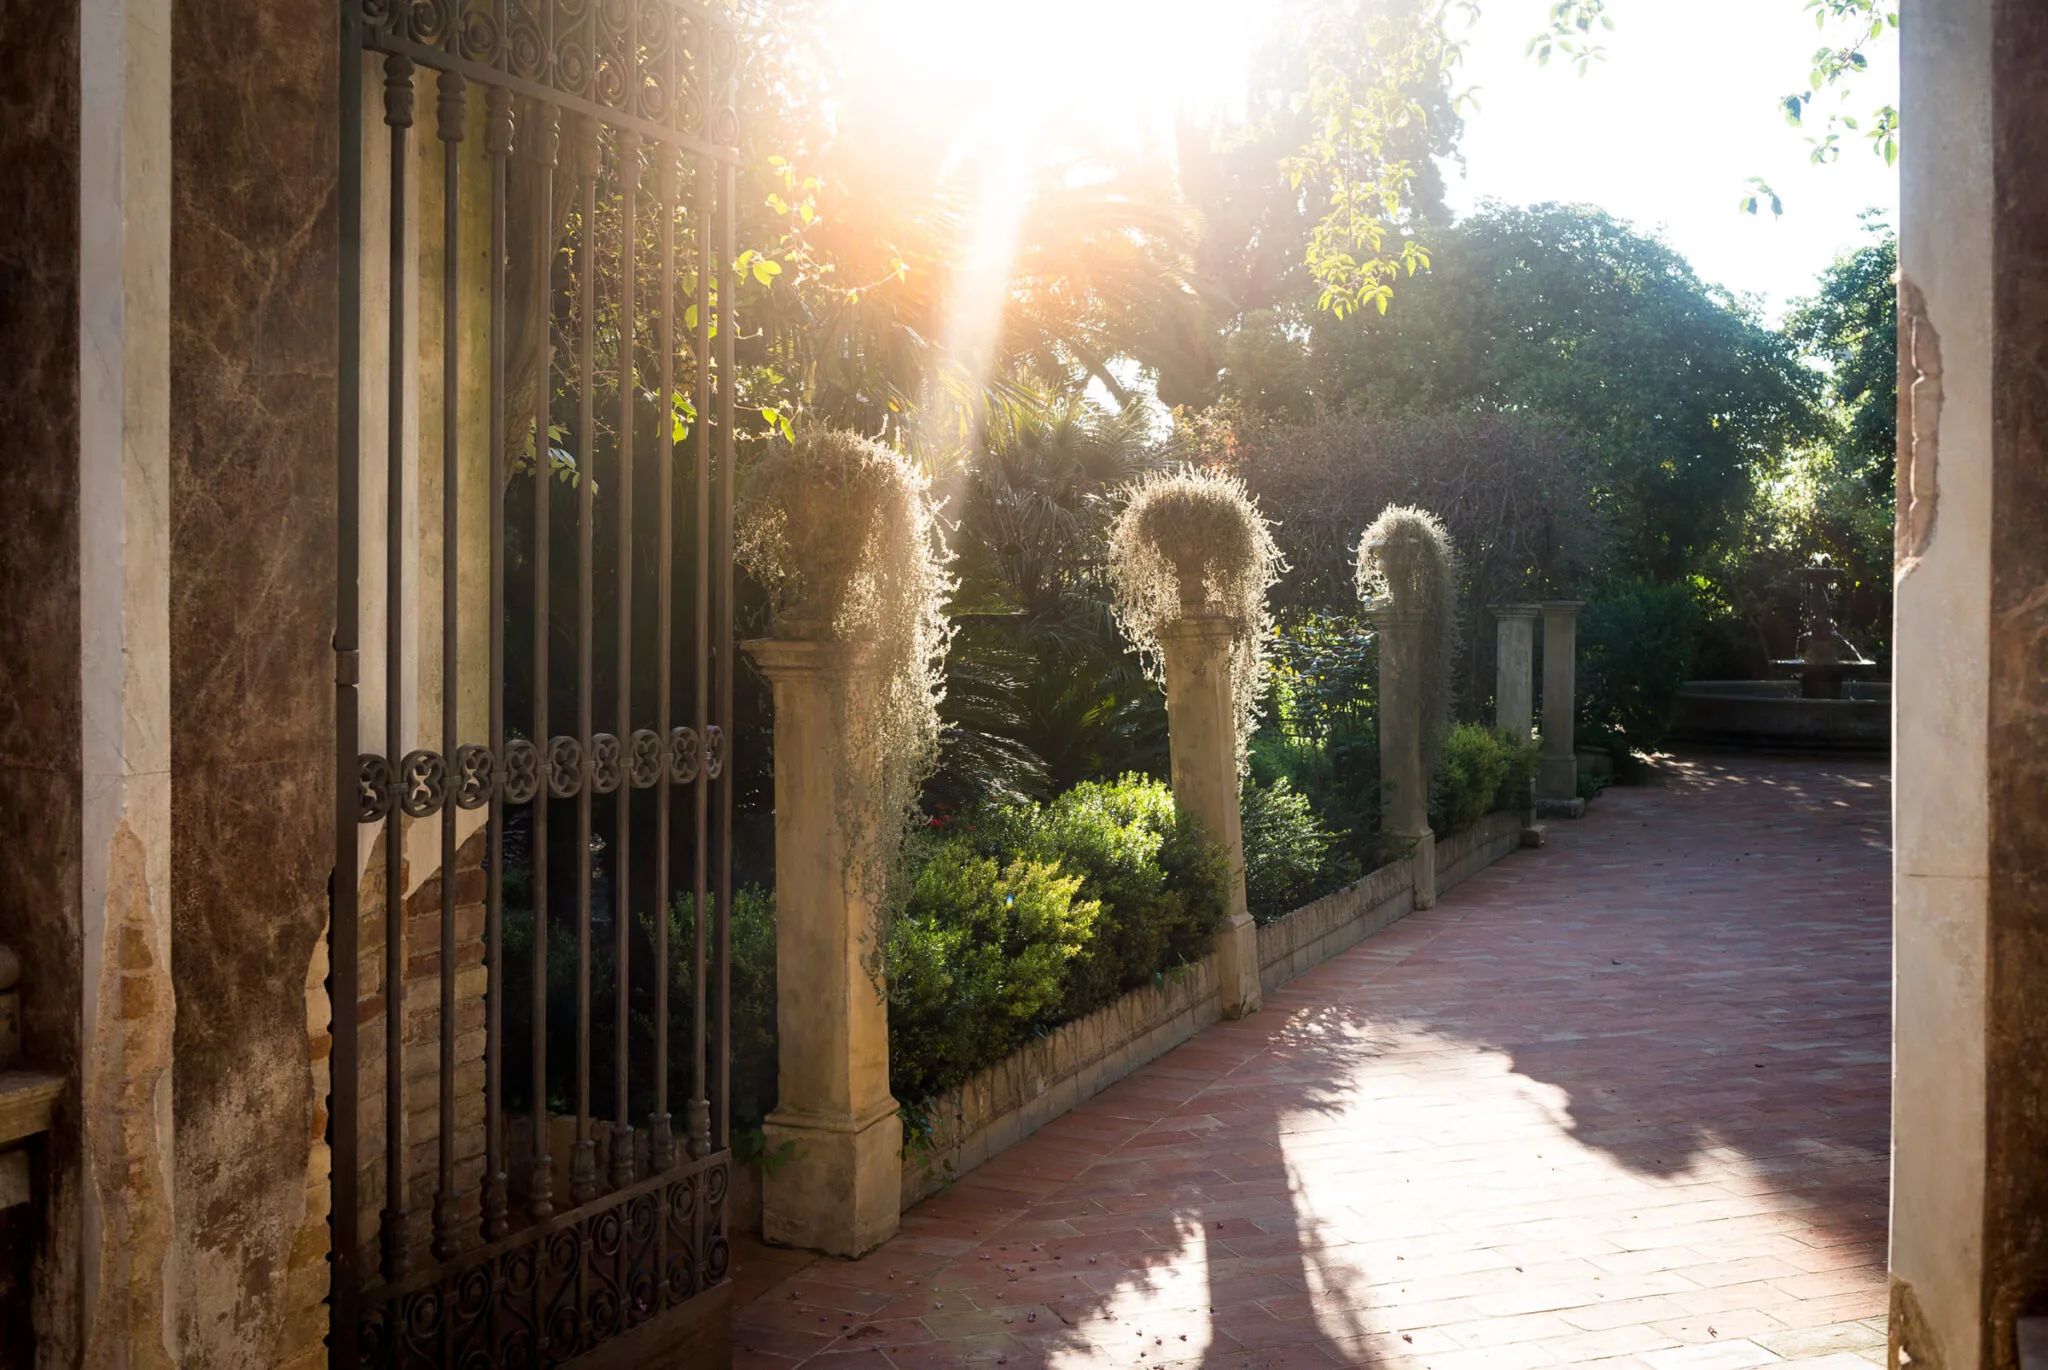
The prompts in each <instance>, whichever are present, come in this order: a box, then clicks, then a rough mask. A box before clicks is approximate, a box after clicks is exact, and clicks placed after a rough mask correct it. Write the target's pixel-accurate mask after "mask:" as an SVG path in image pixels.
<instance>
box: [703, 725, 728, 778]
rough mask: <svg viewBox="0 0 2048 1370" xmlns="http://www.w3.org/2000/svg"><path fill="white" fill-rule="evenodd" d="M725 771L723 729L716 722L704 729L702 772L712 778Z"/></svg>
mask: <svg viewBox="0 0 2048 1370" xmlns="http://www.w3.org/2000/svg"><path fill="white" fill-rule="evenodd" d="M724 773H725V729H723V728H721V727H719V726H718V725H717V724H716V723H714V724H712V725H711V726H710V727H708V728H706V729H705V730H704V774H706V775H708V776H710V777H711V778H712V779H713V780H716V779H718V777H719V776H721V775H723V774H724Z"/></svg>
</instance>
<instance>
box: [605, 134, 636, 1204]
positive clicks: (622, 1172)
mask: <svg viewBox="0 0 2048 1370" xmlns="http://www.w3.org/2000/svg"><path fill="white" fill-rule="evenodd" d="M617 155H618V166H619V194H620V203H619V546H618V554H619V570H618V592H617V593H618V597H619V608H618V620H619V664H618V671H619V679H618V715H617V717H616V718H615V719H614V721H613V723H612V730H613V732H615V733H616V734H617V735H618V736H619V738H620V739H621V740H622V741H623V740H624V739H627V738H633V747H632V753H631V755H632V763H631V766H630V767H629V774H628V775H627V776H623V777H621V783H620V785H619V791H618V793H619V799H618V817H617V823H616V834H615V838H614V840H615V842H616V843H617V846H618V852H617V854H616V855H614V856H613V858H612V940H613V944H614V945H613V950H612V954H613V956H614V958H615V959H616V961H617V963H618V971H617V989H616V992H615V994H614V996H613V997H614V999H615V1000H616V1002H615V1004H614V1005H613V1023H612V1028H613V1033H614V1035H615V1037H616V1039H617V1040H616V1043H615V1051H616V1053H617V1059H616V1060H615V1061H614V1062H613V1063H612V1083H613V1087H614V1089H615V1090H616V1092H617V1096H618V1097H617V1105H618V1108H617V1115H616V1118H615V1120H614V1122H613V1123H612V1164H611V1182H612V1188H613V1189H624V1188H625V1187H626V1186H627V1185H630V1184H631V1183H633V1116H632V1104H631V1103H630V1102H629V1101H628V1099H627V1095H626V1077H627V1074H628V1071H627V1060H626V1056H627V1018H628V1012H627V1011H628V1009H629V1008H630V1007H631V1004H632V998H633V996H632V985H633V976H632V964H633V963H632V939H631V932H632V928H633V916H632V911H633V862H632V860H631V857H632V851H633V845H632V838H633V789H634V787H635V786H636V785H637V784H638V783H639V778H640V777H639V769H640V763H639V756H640V746H639V739H638V738H637V737H635V735H634V732H633V389H634V384H633V353H634V350H635V347H636V345H637V339H636V338H635V336H634V332H633V328H634V323H635V320H634V317H633V314H634V311H633V303H634V299H633V297H634V295H635V294H636V293H637V292H638V290H639V280H638V278H637V277H636V276H635V274H634V269H635V265H636V263H635V261H634V251H633V249H634V246H635V243H634V233H635V231H636V229H637V224H636V223H635V216H634V210H635V209H636V208H637V207H638V206H637V201H638V200H639V198H640V136H639V135H638V134H636V133H633V132H631V131H626V132H622V133H620V134H619V136H618V142H617Z"/></svg>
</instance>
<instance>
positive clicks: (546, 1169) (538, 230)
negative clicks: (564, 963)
mask: <svg viewBox="0 0 2048 1370" xmlns="http://www.w3.org/2000/svg"><path fill="white" fill-rule="evenodd" d="M533 113H534V131H533V135H534V136H533V142H532V150H533V180H534V192H533V194H534V217H533V225H534V262H533V272H534V282H533V298H534V315H535V317H534V324H533V327H534V340H535V347H536V349H537V350H538V353H539V359H538V360H537V361H536V362H535V363H534V376H533V742H534V745H535V746H536V747H538V748H540V749H541V760H540V785H539V788H538V789H537V790H536V791H535V792H534V796H533V831H532V837H531V841H530V859H531V862H532V866H533V984H532V992H533V1000H532V1003H533V1105H532V1107H533V1164H532V1168H531V1169H530V1170H529V1171H528V1172H527V1183H526V1211H527V1214H528V1216H530V1217H531V1218H532V1219H533V1220H534V1221H535V1222H539V1221H541V1220H542V1219H544V1218H546V1217H548V1216H550V1215H551V1214H552V1213H553V1212H554V1211H555V1202H554V1190H555V1172H554V1161H553V1160H552V1158H551V1156H550V1153H549V1150H548V801H549V799H550V798H551V797H552V796H553V794H554V771H553V766H554V755H553V753H554V749H553V747H552V746H550V745H549V743H550V738H549V736H548V640H549V620H548V588H549V583H548V576H549V568H548V562H549V556H548V553H549V547H550V542H549V534H548V491H549V489H550V487H551V486H552V485H553V484H554V459H553V453H552V451H551V449H550V446H549V443H550V437H549V433H548V399H549V396H550V394H551V393H552V391H553V388H554V352H555V349H554V334H553V319H552V312H553V311H552V309H551V303H552V300H553V298H554V289H553V280H554V261H555V212H554V195H553V191H554V180H555V154H556V151H557V149H558V147H559V145H560V128H561V117H560V115H559V114H558V113H557V112H556V110H555V107H554V106H553V105H550V104H547V103H545V102H537V103H536V104H535V105H534V110H533Z"/></svg>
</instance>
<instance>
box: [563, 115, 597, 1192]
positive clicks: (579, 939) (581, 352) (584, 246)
mask: <svg viewBox="0 0 2048 1370" xmlns="http://www.w3.org/2000/svg"><path fill="white" fill-rule="evenodd" d="M601 133H602V128H601V126H600V125H599V124H598V122H597V121H596V120H595V119H592V118H590V117H589V116H588V115H579V116H578V117H577V119H576V123H575V128H574V135H575V138H576V176H577V179H578V180H579V181H581V183H582V186H583V221H582V223H581V224H580V225H578V228H577V235H576V277H577V291H578V300H579V308H578V316H577V320H576V345H577V358H576V382H577V390H578V398H579V408H578V410H577V430H576V532H577V555H576V606H577V618H576V736H577V739H578V741H580V742H581V743H582V746H583V769H584V775H583V783H582V784H580V785H579V786H578V787H577V789H576V1141H575V1144H574V1145H573V1146H572V1147H571V1148H570V1151H569V1201H570V1202H571V1203H573V1204H577V1205H582V1204H587V1203H589V1202H590V1201H591V1200H592V1199H594V1198H596V1197H597V1142H596V1141H595V1139H593V1138H592V1136H591V1132H590V878H591V863H590V791H591V785H590V762H591V751H592V747H591V737H592V732H593V723H592V709H591V706H592V704H593V703H594V701H595V698H596V695H597V684H596V681H595V679H594V671H593V664H594V656H595V652H594V646H593V643H592V640H591V639H592V632H591V627H592V625H591V618H592V616H593V614H594V612H595V610H594V608H593V604H594V602H595V598H596V596H595V593H594V587H593V583H592V575H591V573H592V570H593V563H594V561H595V560H596V554H595V549H594V545H593V542H594V534H595V531H596V523H597V506H596V494H597V487H596V485H595V484H594V483H593V482H592V480H591V478H590V477H591V466H592V463H593V460H594V453H595V450H596V436H597V413H596V403H595V390H596V382H597V361H596V355H595V346H596V341H597V178H598V172H599V170H600V166H599V162H600V159H601V158H602V156H603V147H602V144H601V143H600V141H599V138H600V134H601Z"/></svg>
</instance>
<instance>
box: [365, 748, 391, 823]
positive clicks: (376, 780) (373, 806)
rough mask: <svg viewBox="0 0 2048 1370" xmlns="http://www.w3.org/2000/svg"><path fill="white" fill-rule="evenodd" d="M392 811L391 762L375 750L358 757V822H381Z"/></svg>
mask: <svg viewBox="0 0 2048 1370" xmlns="http://www.w3.org/2000/svg"><path fill="white" fill-rule="evenodd" d="M390 812H391V763H390V762H389V761H386V760H385V759H384V758H383V757H381V756H378V755H377V754H376V753H375V752H364V753H363V754H362V755H361V756H358V757H357V758H356V822H358V823H381V822H383V821H384V819H385V817H386V816H387V815H388V814H390Z"/></svg>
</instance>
